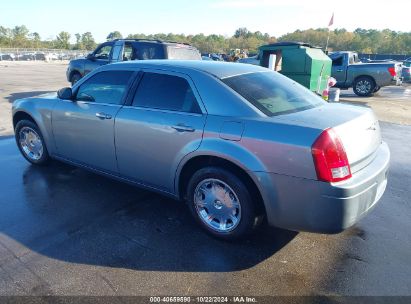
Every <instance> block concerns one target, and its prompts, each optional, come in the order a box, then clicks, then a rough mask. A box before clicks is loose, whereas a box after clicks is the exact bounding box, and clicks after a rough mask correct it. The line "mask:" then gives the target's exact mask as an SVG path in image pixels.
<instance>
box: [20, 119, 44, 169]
mask: <svg viewBox="0 0 411 304" xmlns="http://www.w3.org/2000/svg"><path fill="white" fill-rule="evenodd" d="M19 142H20V147H21V149H22V150H23V152H24V154H25V155H26V156H27V157H28V158H29V159H31V160H34V161H38V160H39V159H41V157H42V156H43V151H44V148H43V141H42V140H41V138H40V136H39V135H38V133H37V132H36V131H35V130H33V129H32V128H30V127H23V128H21V130H20V132H19Z"/></svg>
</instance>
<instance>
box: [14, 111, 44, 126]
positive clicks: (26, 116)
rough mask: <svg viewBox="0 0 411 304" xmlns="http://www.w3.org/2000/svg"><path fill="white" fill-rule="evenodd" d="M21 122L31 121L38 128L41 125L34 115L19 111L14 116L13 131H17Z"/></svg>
mask: <svg viewBox="0 0 411 304" xmlns="http://www.w3.org/2000/svg"><path fill="white" fill-rule="evenodd" d="M21 120H29V121H31V122H33V123H35V124H36V126H37V127H38V126H39V124H38V123H37V121H36V120H35V119H34V117H33V116H32V115H30V114H28V113H27V112H25V111H22V110H19V111H17V112H16V113H14V115H13V129H16V125H17V124H18V122H19V121H21Z"/></svg>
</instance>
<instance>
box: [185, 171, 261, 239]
mask: <svg viewBox="0 0 411 304" xmlns="http://www.w3.org/2000/svg"><path fill="white" fill-rule="evenodd" d="M187 200H188V204H189V208H190V210H191V213H192V214H193V216H194V217H195V219H196V220H197V222H198V223H199V224H200V225H201V226H202V227H203V229H205V230H206V231H207V232H208V233H209V234H211V235H212V236H214V237H217V238H220V239H224V240H233V239H238V238H242V237H244V236H246V235H249V234H250V233H251V232H253V231H254V229H255V228H256V227H257V223H258V218H257V217H256V210H255V206H254V204H253V202H252V199H251V196H250V193H249V191H248V190H247V187H246V186H245V184H244V183H243V182H242V181H241V180H240V179H239V178H238V177H237V176H235V175H234V174H232V173H231V172H229V171H227V170H225V169H222V168H218V167H206V168H203V169H200V170H198V171H197V172H196V173H195V174H194V175H193V176H192V177H191V179H190V181H189V183H188V187H187Z"/></svg>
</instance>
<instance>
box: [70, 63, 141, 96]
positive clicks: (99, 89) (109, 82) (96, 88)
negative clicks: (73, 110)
mask: <svg viewBox="0 0 411 304" xmlns="http://www.w3.org/2000/svg"><path fill="white" fill-rule="evenodd" d="M132 74H133V72H132V71H105V72H100V73H97V74H95V75H93V76H92V77H91V78H89V79H88V80H86V82H85V83H83V84H82V85H81V86H80V88H79V89H78V91H77V95H76V100H78V101H88V102H96V103H105V104H121V103H122V100H123V96H124V95H125V93H126V91H127V88H128V83H129V81H130V78H131V75H132Z"/></svg>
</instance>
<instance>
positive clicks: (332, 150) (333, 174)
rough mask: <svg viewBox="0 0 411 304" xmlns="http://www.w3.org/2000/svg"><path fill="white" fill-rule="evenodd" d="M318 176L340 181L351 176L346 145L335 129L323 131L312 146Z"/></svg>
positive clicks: (327, 179) (325, 179) (321, 178)
mask: <svg viewBox="0 0 411 304" xmlns="http://www.w3.org/2000/svg"><path fill="white" fill-rule="evenodd" d="M311 153H312V155H313V159H314V165H315V170H316V171H317V178H318V179H319V180H321V181H324V182H339V181H342V180H346V179H348V178H350V177H351V168H350V164H349V163H348V158H347V154H346V153H345V150H344V146H343V144H342V143H341V141H340V139H339V138H338V136H337V134H335V132H334V130H333V129H327V130H325V131H323V132H322V133H321V134H320V136H319V137H318V138H317V139H316V141H315V142H314V144H313V145H312V147H311Z"/></svg>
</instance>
